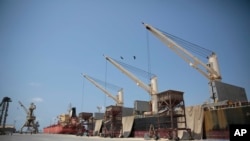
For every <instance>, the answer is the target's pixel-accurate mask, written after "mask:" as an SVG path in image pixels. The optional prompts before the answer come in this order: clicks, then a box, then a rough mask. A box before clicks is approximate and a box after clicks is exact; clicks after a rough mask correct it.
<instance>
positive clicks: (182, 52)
mask: <svg viewBox="0 0 250 141" xmlns="http://www.w3.org/2000/svg"><path fill="white" fill-rule="evenodd" d="M143 25H144V26H145V27H146V29H148V30H149V31H150V32H151V33H152V34H153V35H155V36H156V37H157V38H159V39H160V40H161V41H162V42H163V43H164V44H165V45H166V46H168V47H169V48H170V49H172V50H173V51H174V52H175V53H176V54H177V55H179V56H180V57H181V58H182V59H184V60H185V61H186V62H187V63H189V65H190V66H192V67H193V68H195V69H196V70H198V71H199V72H200V73H201V74H202V75H204V76H205V77H206V78H207V79H209V80H218V81H220V80H221V75H220V72H219V67H218V62H217V57H216V55H215V53H212V55H211V56H209V58H208V59H209V60H208V61H209V63H208V65H207V64H205V63H203V62H202V61H200V60H199V59H198V58H196V57H195V56H194V55H192V54H191V53H190V52H189V51H187V50H186V49H184V48H183V47H181V46H180V45H179V44H178V43H176V42H175V41H173V40H172V39H171V38H169V37H168V36H167V35H165V34H164V33H162V32H161V31H159V30H158V29H156V28H154V27H153V26H151V25H148V24H145V23H143ZM207 72H208V73H207Z"/></svg>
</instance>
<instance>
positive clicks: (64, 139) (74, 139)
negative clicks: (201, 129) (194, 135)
mask: <svg viewBox="0 0 250 141" xmlns="http://www.w3.org/2000/svg"><path fill="white" fill-rule="evenodd" d="M0 140H1V141H17V140H18V141H34V140H35V141H45V140H46V141H55V140H60V141H69V140H70V141H83V140H84V141H114V140H116V141H119V140H120V141H143V140H144V139H143V138H102V137H97V136H93V137H86V136H75V135H61V134H32V135H31V134H17V133H15V134H13V135H1V136H0ZM160 140H163V141H166V139H160ZM192 141H229V140H192Z"/></svg>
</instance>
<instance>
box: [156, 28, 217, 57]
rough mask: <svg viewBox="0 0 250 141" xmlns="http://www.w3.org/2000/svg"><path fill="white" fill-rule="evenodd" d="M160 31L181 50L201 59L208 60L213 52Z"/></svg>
mask: <svg viewBox="0 0 250 141" xmlns="http://www.w3.org/2000/svg"><path fill="white" fill-rule="evenodd" d="M158 30H159V29H158ZM160 31H161V32H162V33H163V34H165V35H166V36H167V37H169V38H170V39H172V40H173V41H175V42H176V43H178V44H179V45H181V46H182V47H183V48H185V49H187V50H189V51H190V52H193V53H195V54H197V55H199V56H201V57H204V58H208V56H210V55H211V54H212V53H213V51H211V50H209V49H206V48H203V47H201V46H199V45H197V44H194V43H191V42H189V41H186V40H184V39H182V38H179V37H177V36H175V35H172V34H170V33H167V32H165V31H162V30H160Z"/></svg>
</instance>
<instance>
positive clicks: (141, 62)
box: [0, 0, 250, 129]
mask: <svg viewBox="0 0 250 141" xmlns="http://www.w3.org/2000/svg"><path fill="white" fill-rule="evenodd" d="M249 13H250V3H249V1H247V0H245V1H243V0H227V1H223V0H220V1H218V0H189V1H186V0H158V1H153V0H136V1H132V0H128V1H117V0H106V1H101V0H99V1H97V0H33V1H31V0H22V1H19V0H1V1H0V78H1V79H0V98H1V99H2V98H3V97H4V96H8V97H10V98H11V99H12V102H11V103H10V107H9V116H8V119H7V123H8V124H13V123H14V121H16V126H17V128H18V129H20V127H21V125H22V124H24V122H25V117H26V115H25V113H24V111H23V109H22V108H21V107H20V105H19V104H18V101H21V102H22V103H23V104H24V105H25V106H26V107H27V108H28V107H29V104H30V103H31V102H34V103H35V104H36V106H37V109H36V111H35V115H36V116H37V119H38V120H39V122H40V124H41V127H40V129H42V128H43V127H45V126H48V125H49V124H51V123H53V122H54V119H55V117H56V116H57V115H59V114H61V113H66V112H67V110H68V107H69V104H71V105H72V106H73V107H76V111H77V113H79V112H83V111H84V112H97V111H98V110H97V108H96V107H97V106H108V105H113V104H115V102H114V101H113V100H112V99H110V98H108V97H106V96H105V95H104V94H103V93H102V92H101V91H100V90H99V89H97V88H96V87H95V86H93V85H92V84H91V83H90V82H89V81H87V80H86V79H85V78H84V77H82V76H81V73H85V74H87V75H90V76H92V77H95V78H98V79H100V80H103V81H106V82H108V83H112V84H115V85H117V86H120V87H122V88H123V89H124V102H125V106H126V107H133V103H134V101H135V100H150V97H149V95H148V93H147V92H146V91H144V90H143V89H141V88H140V87H138V86H136V85H135V83H134V82H133V81H131V80H130V79H129V78H128V77H127V76H126V75H124V74H122V73H121V72H120V71H119V70H118V69H116V68H115V67H114V66H113V65H112V64H110V63H109V62H106V60H105V59H104V57H103V54H105V55H108V56H110V57H112V58H114V59H116V60H119V61H122V62H124V63H127V64H130V65H132V66H135V67H138V68H141V69H144V70H149V71H150V72H152V73H154V74H156V75H157V78H158V89H159V91H165V90H169V89H173V90H180V91H183V92H184V98H185V104H186V106H191V105H198V104H202V103H204V102H205V101H207V100H208V99H209V97H210V94H209V87H208V84H207V83H208V80H207V79H206V78H205V77H204V76H203V75H201V74H200V73H199V72H198V71H196V70H195V69H193V68H191V67H190V66H189V65H188V64H187V63H186V62H185V61H184V60H182V59H181V58H180V57H179V56H177V55H176V54H175V53H174V52H173V51H172V50H170V49H169V48H168V47H166V46H165V45H164V44H163V43H162V42H161V41H160V40H158V39H157V38H155V37H154V36H153V35H152V34H151V33H149V32H148V31H147V30H146V29H145V27H144V26H143V25H142V24H141V23H142V22H145V23H148V24H151V25H153V26H154V27H157V28H159V29H162V30H164V31H166V32H168V33H171V34H173V35H176V36H178V37H180V38H183V39H185V40H187V41H189V42H192V43H195V44H198V45H200V46H202V47H204V48H207V49H209V50H212V51H214V52H215V53H216V54H217V56H218V60H219V65H220V70H221V74H222V81H223V82H226V83H229V84H233V85H236V86H240V87H243V88H245V90H246V93H247V97H248V98H250V87H249V86H250V77H249V72H250V63H249V60H250V57H249V53H250V49H249V47H250V28H249V27H250V14H249ZM120 56H122V57H123V58H124V59H123V60H121V59H120ZM133 56H136V59H133ZM197 57H198V56H197ZM204 63H206V61H205V62H204ZM144 82H145V83H146V84H147V83H148V81H147V80H146V81H144ZM113 94H114V95H116V93H113Z"/></svg>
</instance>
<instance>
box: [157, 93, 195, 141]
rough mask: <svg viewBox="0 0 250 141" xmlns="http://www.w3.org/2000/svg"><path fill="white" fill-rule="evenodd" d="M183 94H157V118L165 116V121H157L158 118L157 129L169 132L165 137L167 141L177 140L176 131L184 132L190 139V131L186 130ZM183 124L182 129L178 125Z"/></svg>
mask: <svg viewBox="0 0 250 141" xmlns="http://www.w3.org/2000/svg"><path fill="white" fill-rule="evenodd" d="M183 94H184V93H183V92H181V91H176V90H167V91H164V92H161V93H159V94H158V95H157V96H158V109H159V113H158V116H159V117H160V116H166V117H169V118H166V119H167V120H165V121H159V118H158V129H159V130H161V129H167V130H168V131H169V132H168V133H167V135H166V136H168V138H169V139H178V130H186V131H187V132H188V133H189V135H190V138H192V137H191V133H190V129H188V128H187V122H186V113H185V102H184V98H183ZM180 124H182V125H183V124H184V126H183V127H178V125H180Z"/></svg>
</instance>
